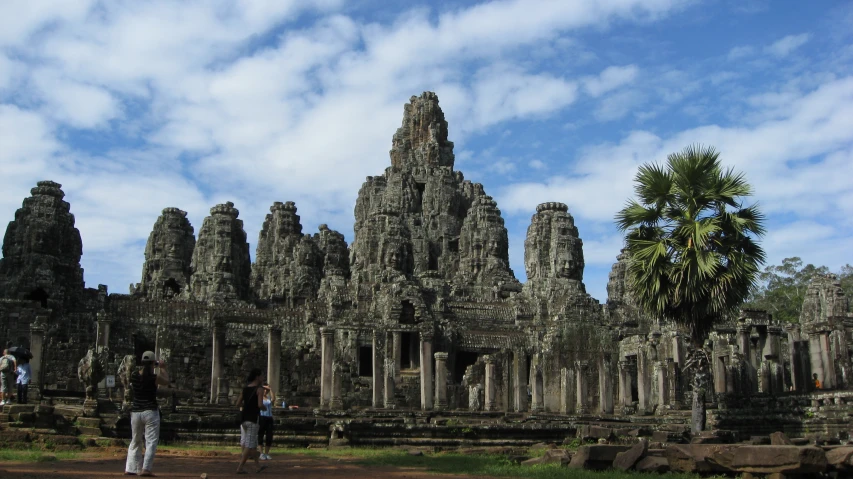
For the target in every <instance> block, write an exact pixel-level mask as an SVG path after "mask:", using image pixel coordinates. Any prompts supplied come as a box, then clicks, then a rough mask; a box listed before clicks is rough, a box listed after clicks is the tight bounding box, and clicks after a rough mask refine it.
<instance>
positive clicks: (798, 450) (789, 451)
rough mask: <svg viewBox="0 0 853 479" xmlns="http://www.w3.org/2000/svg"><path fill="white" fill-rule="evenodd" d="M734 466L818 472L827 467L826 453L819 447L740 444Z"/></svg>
mask: <svg viewBox="0 0 853 479" xmlns="http://www.w3.org/2000/svg"><path fill="white" fill-rule="evenodd" d="M732 468H733V469H735V470H737V471H740V472H759V473H765V474H769V473H772V472H781V473H787V474H816V473H819V472H823V471H825V470H826V468H827V460H826V455H825V454H824V452H823V450H822V449H820V448H817V447H810V446H807V447H798V446H740V447H738V448H737V449H736V450H735V451H734V456H733V458H732Z"/></svg>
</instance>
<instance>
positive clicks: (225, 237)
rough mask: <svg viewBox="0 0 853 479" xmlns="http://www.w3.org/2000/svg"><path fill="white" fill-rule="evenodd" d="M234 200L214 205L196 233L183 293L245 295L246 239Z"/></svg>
mask: <svg viewBox="0 0 853 479" xmlns="http://www.w3.org/2000/svg"><path fill="white" fill-rule="evenodd" d="M239 214H240V212H239V210H237V208H234V203H231V202H230V201H229V202H228V203H225V204H220V205H216V206H214V207H213V208H211V209H210V216H208V217H207V218H205V219H204V224H202V226H201V230H200V231H199V233H198V242H197V243H196V245H195V250H194V251H193V259H192V265H191V267H192V276H191V278H190V287H189V289H188V290H187V293H186V296H187V297H189V298H190V299H194V300H197V301H237V300H247V299H249V292H250V289H249V275H250V273H251V262H250V259H249V243H247V242H246V231H245V230H243V221H242V220H239V219H237V216H238V215H239Z"/></svg>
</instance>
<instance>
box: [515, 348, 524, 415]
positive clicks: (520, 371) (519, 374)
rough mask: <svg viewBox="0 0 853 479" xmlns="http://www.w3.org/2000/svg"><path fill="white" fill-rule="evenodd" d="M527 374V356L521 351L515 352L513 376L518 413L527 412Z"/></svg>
mask: <svg viewBox="0 0 853 479" xmlns="http://www.w3.org/2000/svg"><path fill="white" fill-rule="evenodd" d="M527 373H528V371H527V355H526V354H525V353H524V351H520V350H519V351H515V352H513V355H512V374H513V378H514V379H515V383H514V384H513V392H514V393H515V398H514V399H515V410H516V412H524V411H527Z"/></svg>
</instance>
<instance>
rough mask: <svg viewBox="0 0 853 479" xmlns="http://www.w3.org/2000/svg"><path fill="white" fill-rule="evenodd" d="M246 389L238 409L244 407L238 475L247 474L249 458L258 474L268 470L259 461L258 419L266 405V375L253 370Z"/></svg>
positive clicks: (241, 396)
mask: <svg viewBox="0 0 853 479" xmlns="http://www.w3.org/2000/svg"><path fill="white" fill-rule="evenodd" d="M246 382H247V384H246V387H244V388H243V392H242V393H241V394H240V399H238V400H237V407H240V406H242V409H241V411H242V413H241V417H240V419H241V423H240V446H242V447H243V454H242V455H241V456H240V465H239V466H237V474H246V471H245V470H244V469H243V466H244V465H245V464H246V461H248V460H249V457H251V458H252V459H254V460H255V465H256V466H257V467H258V470H257V472H261V471H263V470H264V469H266V467H267V466H265V465H264V466H262V465H260V462H258V459H259V458H260V454H258V427H259V426H258V418H259V417H260V415H261V408H262V407H263V405H264V389H263V387H262V384H263V382H264V375H263V374H261V370H260V369H257V368H256V369H253V370H252V372H250V373H249V377H248V378H247V379H246Z"/></svg>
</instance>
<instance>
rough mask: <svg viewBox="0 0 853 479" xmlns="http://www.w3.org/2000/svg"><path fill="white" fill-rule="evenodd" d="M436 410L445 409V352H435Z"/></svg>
mask: <svg viewBox="0 0 853 479" xmlns="http://www.w3.org/2000/svg"><path fill="white" fill-rule="evenodd" d="M434 407H435V409H436V410H442V409H447V353H435V405H434Z"/></svg>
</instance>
